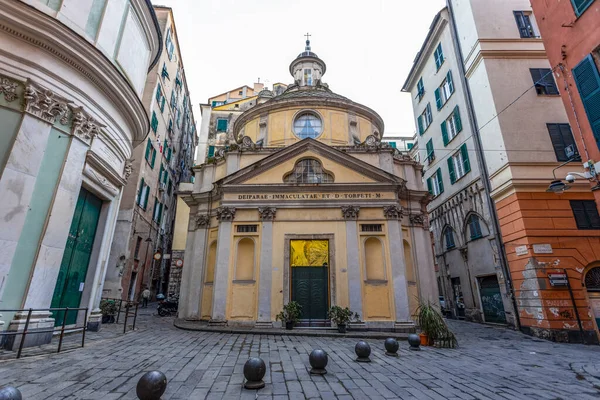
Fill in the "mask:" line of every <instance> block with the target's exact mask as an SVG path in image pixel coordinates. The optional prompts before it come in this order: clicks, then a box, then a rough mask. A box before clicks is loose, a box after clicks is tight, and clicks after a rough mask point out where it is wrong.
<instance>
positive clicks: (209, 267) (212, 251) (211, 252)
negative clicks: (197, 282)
mask: <svg viewBox="0 0 600 400" xmlns="http://www.w3.org/2000/svg"><path fill="white" fill-rule="evenodd" d="M216 261H217V242H212V243H211V245H210V246H209V248H208V260H207V261H206V273H205V274H204V283H213V281H214V279H215V263H216Z"/></svg>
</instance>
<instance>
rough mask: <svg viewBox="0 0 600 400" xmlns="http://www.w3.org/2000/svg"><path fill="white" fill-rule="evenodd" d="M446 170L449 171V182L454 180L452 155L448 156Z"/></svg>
mask: <svg viewBox="0 0 600 400" xmlns="http://www.w3.org/2000/svg"><path fill="white" fill-rule="evenodd" d="M448 172H449V173H450V183H452V184H453V185H454V182H456V172H454V157H449V158H448Z"/></svg>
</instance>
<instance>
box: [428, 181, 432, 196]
mask: <svg viewBox="0 0 600 400" xmlns="http://www.w3.org/2000/svg"><path fill="white" fill-rule="evenodd" d="M427 190H429V193H431V194H433V187H432V185H431V178H427Z"/></svg>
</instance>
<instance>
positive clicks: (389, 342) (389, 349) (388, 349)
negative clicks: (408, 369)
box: [383, 338, 400, 357]
mask: <svg viewBox="0 0 600 400" xmlns="http://www.w3.org/2000/svg"><path fill="white" fill-rule="evenodd" d="M383 345H384V346H385V355H386V356H390V357H398V348H399V347H400V345H399V344H398V341H397V340H396V339H394V338H387V339H385V342H384V343H383Z"/></svg>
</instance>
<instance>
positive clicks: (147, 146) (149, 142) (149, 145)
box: [146, 139, 152, 161]
mask: <svg viewBox="0 0 600 400" xmlns="http://www.w3.org/2000/svg"><path fill="white" fill-rule="evenodd" d="M150 149H152V142H151V141H150V139H148V143H147V144H146V161H150Z"/></svg>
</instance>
